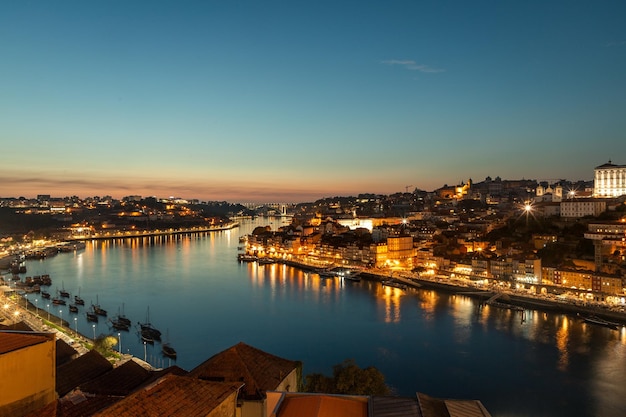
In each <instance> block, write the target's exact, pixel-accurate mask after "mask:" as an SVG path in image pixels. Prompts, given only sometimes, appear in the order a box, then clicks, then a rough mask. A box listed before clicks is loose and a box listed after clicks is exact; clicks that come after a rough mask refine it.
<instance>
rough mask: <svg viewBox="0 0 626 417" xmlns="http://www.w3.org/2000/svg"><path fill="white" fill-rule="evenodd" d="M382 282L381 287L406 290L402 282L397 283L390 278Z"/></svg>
mask: <svg viewBox="0 0 626 417" xmlns="http://www.w3.org/2000/svg"><path fill="white" fill-rule="evenodd" d="M382 284H383V287H393V288H399V289H401V290H406V289H407V288H408V287H407V285H406V284H402V283H399V282H397V281H393V280H390V279H388V280H385V281H383V282H382Z"/></svg>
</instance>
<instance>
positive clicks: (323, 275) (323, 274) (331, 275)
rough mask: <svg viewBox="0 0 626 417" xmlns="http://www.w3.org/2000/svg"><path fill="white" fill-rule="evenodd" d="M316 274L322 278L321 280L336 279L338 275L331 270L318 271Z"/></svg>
mask: <svg viewBox="0 0 626 417" xmlns="http://www.w3.org/2000/svg"><path fill="white" fill-rule="evenodd" d="M316 272H317V275H319V276H320V278H335V277H336V276H337V273H336V272H335V271H333V270H332V269H329V268H326V269H318V270H317V271H316Z"/></svg>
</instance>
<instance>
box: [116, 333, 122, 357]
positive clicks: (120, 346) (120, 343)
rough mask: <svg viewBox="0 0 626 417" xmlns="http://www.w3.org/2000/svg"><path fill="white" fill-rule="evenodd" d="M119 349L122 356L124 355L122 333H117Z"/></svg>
mask: <svg viewBox="0 0 626 417" xmlns="http://www.w3.org/2000/svg"><path fill="white" fill-rule="evenodd" d="M117 348H118V351H119V352H120V355H121V354H122V334H121V333H120V332H117Z"/></svg>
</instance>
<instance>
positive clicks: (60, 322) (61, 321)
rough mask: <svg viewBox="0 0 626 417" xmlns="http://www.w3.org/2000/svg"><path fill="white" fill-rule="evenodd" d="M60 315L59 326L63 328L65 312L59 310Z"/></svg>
mask: <svg viewBox="0 0 626 417" xmlns="http://www.w3.org/2000/svg"><path fill="white" fill-rule="evenodd" d="M59 315H60V316H61V320H60V321H59V325H60V326H61V327H63V310H59Z"/></svg>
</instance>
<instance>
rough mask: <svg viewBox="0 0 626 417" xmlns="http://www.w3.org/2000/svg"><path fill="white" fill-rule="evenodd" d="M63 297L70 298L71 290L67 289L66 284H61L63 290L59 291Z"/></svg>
mask: <svg viewBox="0 0 626 417" xmlns="http://www.w3.org/2000/svg"><path fill="white" fill-rule="evenodd" d="M59 294H60V295H61V297H65V298H70V293H69V291H65V285H63V284H61V291H59Z"/></svg>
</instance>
